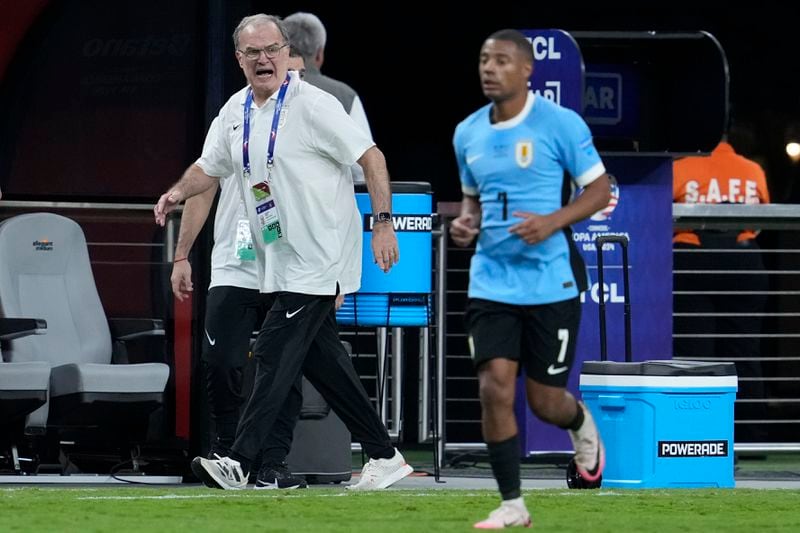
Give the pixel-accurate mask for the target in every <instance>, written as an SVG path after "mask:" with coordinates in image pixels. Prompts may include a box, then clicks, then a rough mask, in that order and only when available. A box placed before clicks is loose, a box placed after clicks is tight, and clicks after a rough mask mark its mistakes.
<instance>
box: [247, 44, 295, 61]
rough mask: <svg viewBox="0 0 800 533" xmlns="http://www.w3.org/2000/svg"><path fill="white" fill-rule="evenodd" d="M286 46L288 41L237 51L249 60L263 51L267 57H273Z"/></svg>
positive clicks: (255, 58) (255, 57)
mask: <svg viewBox="0 0 800 533" xmlns="http://www.w3.org/2000/svg"><path fill="white" fill-rule="evenodd" d="M287 46H289V43H283V44H271V45H269V46H267V47H266V48H248V49H247V50H238V52H241V53H242V54H243V55H244V57H246V58H247V59H249V60H250V61H255V60H257V59H258V58H259V57H261V52H264V55H266V56H267V59H273V58H275V57H277V55H278V54H279V53H280V51H281V50H283V49H284V48H286V47H287Z"/></svg>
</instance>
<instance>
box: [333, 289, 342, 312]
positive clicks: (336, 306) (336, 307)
mask: <svg viewBox="0 0 800 533" xmlns="http://www.w3.org/2000/svg"><path fill="white" fill-rule="evenodd" d="M343 305H344V294H341V293H339V294H337V295H336V300H334V301H333V308H334V310H336V311H338V310H339V309H341V307H342V306H343Z"/></svg>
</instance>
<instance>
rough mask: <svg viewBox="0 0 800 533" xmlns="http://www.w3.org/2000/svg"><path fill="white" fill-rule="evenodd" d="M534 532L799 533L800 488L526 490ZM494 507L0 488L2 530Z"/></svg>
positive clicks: (389, 518)
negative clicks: (714, 532)
mask: <svg viewBox="0 0 800 533" xmlns="http://www.w3.org/2000/svg"><path fill="white" fill-rule="evenodd" d="M524 496H525V500H526V502H527V504H528V509H529V510H530V511H531V514H532V515H533V525H534V528H536V529H538V530H540V531H556V532H559V533H566V532H570V531H575V532H590V533H601V532H609V533H612V532H613V533H618V532H629V531H630V532H633V531H643V532H656V533H668V532H673V531H674V532H693V531H696V532H709V531H724V532H726V533H733V532H739V531H741V532H753V531H755V532H767V531H769V532H770V533H772V532H783V531H785V532H797V531H800V491H793V490H748V489H734V490H711V489H708V490H594V491H570V490H567V489H563V490H562V489H547V490H528V491H525V492H524ZM497 505H498V496H497V494H496V492H494V491H489V490H475V491H470V490H447V489H437V490H388V491H382V492H377V493H358V494H350V493H346V492H345V491H344V490H343V489H342V488H340V487H337V488H324V489H316V488H312V489H309V490H297V491H255V490H246V491H219V490H212V489H205V488H197V487H186V488H183V487H173V488H151V487H137V486H130V487H120V488H117V487H114V488H107V487H100V488H27V487H25V488H9V487H5V488H0V531H3V532H17V531H35V532H48V531H57V532H70V531H75V532H82V533H86V532H95V531H96V532H113V533H122V532H126V531H147V532H157V531H165V532H179V533H197V532H201V531H214V532H222V531H235V532H237V533H241V532H250V531H253V532H256V531H257V532H261V531H286V532H291V533H296V532H302V531H314V532H317V531H342V532H359V531H365V532H390V531H407V532H412V533H433V532H439V531H470V530H472V523H473V522H475V521H477V520H480V519H483V518H484V517H485V516H486V515H487V514H488V513H489V511H491V510H492V509H494V508H495V507H496V506H497Z"/></svg>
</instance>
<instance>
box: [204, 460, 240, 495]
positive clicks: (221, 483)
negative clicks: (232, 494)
mask: <svg viewBox="0 0 800 533" xmlns="http://www.w3.org/2000/svg"><path fill="white" fill-rule="evenodd" d="M209 463H211V461H209V460H208V459H204V458H202V457H195V458H194V460H192V472H194V475H196V476H197V477H198V478H200V480H202V482H203V483H204V484H205V486H206V487H211V488H212V489H222V490H241V489H244V488H247V483H246V482H245V483H244V484H243V485H242V486H241V487H237V486H234V485H229V484H228V482H227V480H226V479H225V478H223V477H221V476H219V475H218V474H217V473H216V468H214V466H213V465H210V464H209Z"/></svg>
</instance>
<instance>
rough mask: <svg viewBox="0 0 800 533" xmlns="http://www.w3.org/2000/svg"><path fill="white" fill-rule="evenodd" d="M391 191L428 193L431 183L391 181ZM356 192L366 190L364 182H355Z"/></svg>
mask: <svg viewBox="0 0 800 533" xmlns="http://www.w3.org/2000/svg"><path fill="white" fill-rule="evenodd" d="M391 185H392V192H393V193H400V194H411V193H416V194H430V193H431V184H430V183H428V182H427V181H393V182H391ZM355 189H356V192H367V184H366V183H356V184H355Z"/></svg>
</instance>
